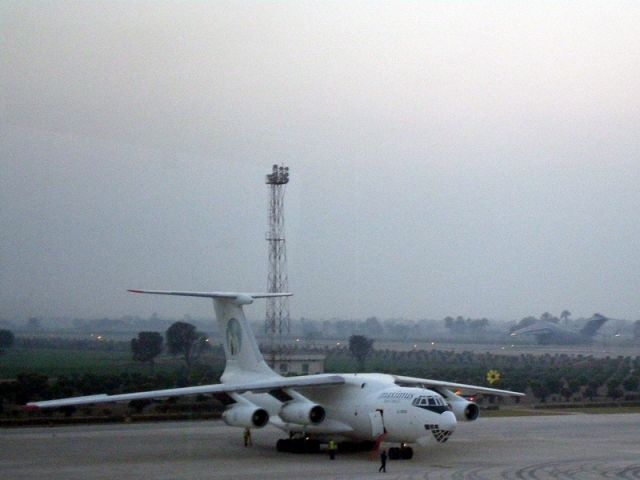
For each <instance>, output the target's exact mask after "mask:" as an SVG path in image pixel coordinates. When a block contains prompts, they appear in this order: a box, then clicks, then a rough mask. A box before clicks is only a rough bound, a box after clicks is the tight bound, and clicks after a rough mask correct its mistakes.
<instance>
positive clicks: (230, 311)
mask: <svg viewBox="0 0 640 480" xmlns="http://www.w3.org/2000/svg"><path fill="white" fill-rule="evenodd" d="M129 291H130V292H132V293H148V294H153V295H175V296H181V297H201V298H211V299H213V307H214V310H215V312H216V318H217V320H218V324H219V326H220V333H221V335H222V345H223V347H224V354H225V358H226V360H227V363H226V366H225V369H224V372H223V374H222V377H221V381H222V382H223V383H234V382H239V381H242V380H243V377H245V376H246V375H250V376H251V378H252V379H254V380H255V378H256V376H262V377H274V376H278V374H276V373H275V372H274V371H273V370H272V369H271V368H269V366H268V365H267V364H266V362H265V361H264V358H263V356H262V353H260V349H259V348H258V343H257V342H256V338H255V336H254V334H253V332H252V331H251V327H250V326H249V322H248V321H247V319H246V317H245V315H244V311H243V309H242V306H243V305H249V304H251V303H253V300H254V299H255V298H270V297H288V296H291V295H292V294H291V293H234V292H174V291H165V290H129Z"/></svg>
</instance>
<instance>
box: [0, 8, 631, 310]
mask: <svg viewBox="0 0 640 480" xmlns="http://www.w3.org/2000/svg"><path fill="white" fill-rule="evenodd" d="M638 25H640V4H638V3H636V2H628V1H610V2H603V1H585V2H580V3H579V4H578V3H575V2H568V1H558V2H536V3H533V4H524V3H520V2H518V3H514V2H506V1H497V0H496V1H491V2H482V3H476V2H466V1H459V2H435V1H429V2H389V3H387V2H371V3H366V2H337V1H329V2H313V1H302V2H295V3H294V2H291V3H288V2H258V1H243V2H236V1H229V2H215V3H207V2H182V1H180V2H177V1H167V2H136V3H133V2H132V3H128V2H117V3H115V2H114V3H106V2H101V3H98V2H67V1H49V2H30V1H26V2H5V3H3V4H1V5H0V35H1V38H2V48H1V49H0V95H1V98H2V115H1V116H0V149H1V152H2V155H1V156H0V232H1V233H0V291H1V293H0V319H14V318H17V319H25V318H28V317H38V316H60V317H64V316H69V317H101V316H122V315H139V316H142V317H148V316H149V315H150V314H151V313H152V312H157V313H158V314H160V315H162V316H168V317H171V316H173V317H175V316H179V317H181V316H182V315H184V314H189V315H192V316H194V317H195V316H197V317H204V316H208V317H210V316H212V308H211V305H210V302H208V301H205V300H200V299H183V298H173V297H168V298H163V297H142V296H137V295H131V294H129V293H127V292H126V289H127V288H152V289H172V290H201V291H207V290H227V291H231V290H242V291H261V290H264V289H266V282H267V242H266V241H265V232H266V230H267V201H268V196H267V187H266V185H265V183H264V180H265V179H264V177H265V175H266V174H267V173H269V171H270V170H271V165H272V164H274V163H278V164H281V163H282V164H285V165H287V166H289V167H290V172H291V182H290V184H289V185H288V187H287V193H286V197H285V211H286V213H285V215H286V236H287V252H288V260H289V262H288V271H289V286H290V289H291V291H293V292H294V294H295V296H294V297H293V298H292V300H291V315H292V317H294V318H299V317H308V318H331V317H342V318H366V317H368V316H377V317H379V318H398V317H406V318H413V319H418V318H436V319H437V318H443V317H445V316H447V315H452V316H457V315H462V316H465V317H472V318H480V317H487V318H496V319H519V318H522V317H524V316H527V315H539V314H541V313H542V312H545V311H548V312H551V313H553V314H555V315H559V314H560V312H561V311H562V310H565V309H568V310H570V311H571V312H572V314H573V317H574V318H578V317H589V316H591V315H592V314H593V313H594V312H600V313H602V314H604V315H606V316H610V317H612V318H626V319H629V320H635V319H638V318H640V295H638V292H639V291H640V255H638V244H639V242H638V239H639V238H640V222H639V218H640V188H639V187H638V186H639V185H640V135H638V132H640V95H639V94H638V86H639V84H640V33H639V30H638ZM248 313H249V315H250V316H251V317H253V318H257V317H260V316H261V315H263V314H264V303H263V302H259V301H257V302H256V303H255V304H254V306H252V307H251V309H250V310H249V312H248Z"/></svg>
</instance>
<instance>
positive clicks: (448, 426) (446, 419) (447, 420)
mask: <svg viewBox="0 0 640 480" xmlns="http://www.w3.org/2000/svg"><path fill="white" fill-rule="evenodd" d="M457 424H458V422H457V420H456V416H455V415H454V414H453V412H442V413H441V414H440V429H441V430H448V431H449V432H453V431H454V430H455V429H456V425H457Z"/></svg>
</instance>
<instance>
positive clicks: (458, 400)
mask: <svg viewBox="0 0 640 480" xmlns="http://www.w3.org/2000/svg"><path fill="white" fill-rule="evenodd" d="M447 401H448V402H449V405H450V406H451V410H452V411H453V414H454V415H455V416H456V420H459V421H467V422H473V421H474V420H476V419H477V418H478V415H480V408H479V407H478V404H476V403H474V402H470V401H469V400H466V399H464V398H462V397H458V396H456V397H455V398H450V397H449V398H447Z"/></svg>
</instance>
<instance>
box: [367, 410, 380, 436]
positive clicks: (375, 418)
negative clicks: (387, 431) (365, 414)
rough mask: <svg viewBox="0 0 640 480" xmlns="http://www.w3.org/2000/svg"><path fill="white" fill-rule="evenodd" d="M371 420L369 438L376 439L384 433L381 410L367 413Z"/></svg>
mask: <svg viewBox="0 0 640 480" xmlns="http://www.w3.org/2000/svg"><path fill="white" fill-rule="evenodd" d="M369 419H370V420H371V438H378V437H379V436H380V435H382V434H383V433H384V421H383V419H382V410H376V411H375V412H370V413H369Z"/></svg>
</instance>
